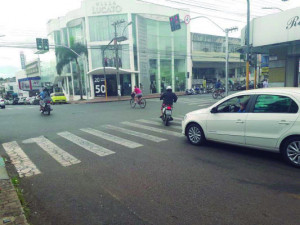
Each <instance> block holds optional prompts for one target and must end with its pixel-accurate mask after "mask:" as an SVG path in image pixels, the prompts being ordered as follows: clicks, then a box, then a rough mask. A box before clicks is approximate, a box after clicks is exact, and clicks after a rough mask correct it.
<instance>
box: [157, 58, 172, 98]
mask: <svg viewBox="0 0 300 225" xmlns="http://www.w3.org/2000/svg"><path fill="white" fill-rule="evenodd" d="M171 71H172V64H171V60H165V59H164V60H160V75H161V92H165V91H166V88H167V86H172V74H171Z"/></svg>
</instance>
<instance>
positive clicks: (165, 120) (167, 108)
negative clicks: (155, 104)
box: [161, 105, 173, 126]
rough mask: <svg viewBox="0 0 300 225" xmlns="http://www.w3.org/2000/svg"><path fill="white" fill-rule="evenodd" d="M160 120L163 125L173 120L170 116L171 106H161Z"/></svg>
mask: <svg viewBox="0 0 300 225" xmlns="http://www.w3.org/2000/svg"><path fill="white" fill-rule="evenodd" d="M161 119H162V121H163V123H164V124H165V126H168V125H169V122H170V121H172V120H173V118H172V106H169V105H168V106H165V107H164V108H163V116H162V118H161Z"/></svg>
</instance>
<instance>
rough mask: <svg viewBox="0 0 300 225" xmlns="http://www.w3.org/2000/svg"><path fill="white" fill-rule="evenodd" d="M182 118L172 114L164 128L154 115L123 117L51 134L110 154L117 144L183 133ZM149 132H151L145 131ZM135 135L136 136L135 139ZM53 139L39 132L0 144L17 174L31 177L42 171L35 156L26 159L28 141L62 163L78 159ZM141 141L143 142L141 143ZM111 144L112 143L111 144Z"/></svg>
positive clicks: (127, 146) (127, 145)
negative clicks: (96, 126) (92, 126)
mask: <svg viewBox="0 0 300 225" xmlns="http://www.w3.org/2000/svg"><path fill="white" fill-rule="evenodd" d="M182 118H183V117H176V118H174V122H173V123H172V124H171V125H170V126H169V127H167V128H166V127H165V126H164V125H163V124H162V122H161V121H160V122H158V118H154V119H149V120H145V119H138V120H136V121H131V122H129V121H123V122H120V123H119V124H118V125H115V124H114V125H112V124H107V125H102V126H100V128H99V127H98V129H94V128H81V129H78V130H77V131H72V132H70V131H63V132H58V133H56V134H55V135H57V136H58V139H59V140H63V143H64V144H63V146H67V143H66V141H67V142H69V143H70V144H73V145H75V146H78V147H79V149H82V150H83V151H84V150H85V151H87V152H89V153H91V154H95V155H96V156H99V157H109V156H110V155H113V154H117V153H118V151H120V146H121V147H122V148H121V149H143V148H144V147H145V146H147V145H148V142H153V143H156V144H157V143H160V142H166V141H168V140H169V139H170V138H172V137H173V138H174V137H176V138H178V137H183V135H182V134H181V131H180V130H181V127H180V126H179V125H180V123H181V120H182ZM110 131H113V132H114V135H112V134H110V133H109V132H110ZM149 132H150V133H151V134H148V133H149ZM120 134H122V137H120ZM89 136H91V137H93V139H92V140H93V142H92V141H90V140H87V139H86V138H88V137H89ZM132 137H135V140H130V139H131V138H132ZM136 137H138V140H137V138H136ZM55 140H57V138H54V141H53V140H50V139H49V137H44V136H39V137H34V138H30V139H26V140H23V141H21V142H19V143H18V142H17V141H12V142H8V143H3V144H2V146H3V149H4V151H5V152H6V154H7V155H8V156H9V158H10V160H11V162H12V164H13V165H14V166H15V168H16V170H17V172H18V174H19V176H20V177H31V176H35V175H39V174H42V173H43V171H41V169H40V168H38V166H37V165H36V164H35V162H34V161H35V160H37V158H35V159H30V149H29V146H28V145H29V144H31V145H32V144H35V145H36V146H37V148H39V149H41V150H42V151H43V152H45V153H46V154H48V155H49V156H50V157H51V158H53V160H54V161H56V162H57V163H58V165H61V166H62V167H69V166H73V165H76V164H80V163H82V161H81V160H80V159H79V158H78V157H77V156H74V154H75V152H70V149H68V151H67V150H65V149H63V148H64V147H62V143H61V142H60V144H56V143H54V142H55ZM103 140H104V143H103ZM145 141H146V143H143V142H145ZM106 142H108V143H111V144H109V147H108V148H107V144H108V143H106ZM102 145H103V146H102ZM115 145H116V147H114V146H115ZM112 146H113V147H112ZM31 148H32V146H31ZM41 154H43V153H41ZM37 164H38V162H37Z"/></svg>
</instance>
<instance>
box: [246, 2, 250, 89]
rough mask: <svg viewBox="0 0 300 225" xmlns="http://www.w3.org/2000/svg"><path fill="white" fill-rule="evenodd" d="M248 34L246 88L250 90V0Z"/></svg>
mask: <svg viewBox="0 0 300 225" xmlns="http://www.w3.org/2000/svg"><path fill="white" fill-rule="evenodd" d="M246 32H247V35H246V45H247V62H246V90H249V72H250V68H249V67H250V57H249V53H250V0H247V31H246Z"/></svg>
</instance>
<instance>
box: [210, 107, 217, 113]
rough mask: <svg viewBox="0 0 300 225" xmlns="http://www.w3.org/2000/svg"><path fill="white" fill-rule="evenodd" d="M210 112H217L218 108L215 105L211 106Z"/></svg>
mask: <svg viewBox="0 0 300 225" xmlns="http://www.w3.org/2000/svg"><path fill="white" fill-rule="evenodd" d="M210 112H211V113H217V112H218V109H217V107H213V108H212V109H211V110H210Z"/></svg>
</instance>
